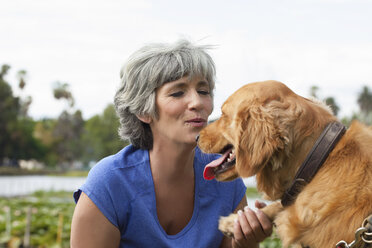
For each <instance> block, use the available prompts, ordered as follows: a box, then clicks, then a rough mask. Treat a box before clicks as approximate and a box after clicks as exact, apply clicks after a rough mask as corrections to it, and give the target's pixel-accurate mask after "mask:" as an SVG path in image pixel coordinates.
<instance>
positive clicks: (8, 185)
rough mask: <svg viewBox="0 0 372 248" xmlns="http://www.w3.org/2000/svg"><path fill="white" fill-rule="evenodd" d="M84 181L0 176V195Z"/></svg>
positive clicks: (249, 181) (248, 181)
mask: <svg viewBox="0 0 372 248" xmlns="http://www.w3.org/2000/svg"><path fill="white" fill-rule="evenodd" d="M84 181H85V177H59V176H0V197H12V196H23V195H28V194H32V193H33V192H35V191H38V190H45V191H75V190H76V189H78V188H79V187H80V186H81V185H82V184H83V183H84ZM243 181H244V183H245V185H246V186H247V187H255V186H256V181H255V178H254V177H251V178H245V179H244V180H243ZM254 201H255V199H250V198H249V199H248V205H249V206H250V207H253V206H254Z"/></svg>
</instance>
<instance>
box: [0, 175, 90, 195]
mask: <svg viewBox="0 0 372 248" xmlns="http://www.w3.org/2000/svg"><path fill="white" fill-rule="evenodd" d="M84 181H85V177H58V176H0V196H5V197H12V196H22V195H28V194H32V193H33V192H35V191H38V190H45V191H74V190H76V189H77V188H79V187H80V186H81V185H82V184H83V183H84Z"/></svg>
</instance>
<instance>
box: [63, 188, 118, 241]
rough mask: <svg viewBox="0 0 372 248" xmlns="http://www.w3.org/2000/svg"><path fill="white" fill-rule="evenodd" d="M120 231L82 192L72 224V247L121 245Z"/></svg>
mask: <svg viewBox="0 0 372 248" xmlns="http://www.w3.org/2000/svg"><path fill="white" fill-rule="evenodd" d="M119 243H120V232H119V230H118V228H117V227H116V226H114V225H113V224H112V223H111V222H110V221H109V220H108V219H107V218H106V217H105V216H104V215H103V214H102V212H101V211H100V210H99V209H98V208H97V206H96V205H95V204H94V203H93V202H92V201H91V200H90V199H89V197H88V196H87V195H86V194H84V192H82V193H81V195H80V198H79V201H78V202H77V204H76V207H75V211H74V215H73V217H72V224H71V239H70V244H71V248H80V247H91V248H95V247H97V248H98V247H108V248H111V247H115V248H117V247H119Z"/></svg>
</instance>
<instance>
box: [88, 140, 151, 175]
mask: <svg viewBox="0 0 372 248" xmlns="http://www.w3.org/2000/svg"><path fill="white" fill-rule="evenodd" d="M148 160H149V157H148V151H146V150H141V149H137V148H135V147H133V146H132V145H128V146H126V147H124V148H123V149H122V150H120V151H119V152H117V153H116V154H113V155H110V156H107V157H105V158H103V159H101V160H100V161H99V162H98V163H97V164H96V165H94V166H93V167H92V169H91V170H90V172H89V176H94V175H99V176H100V177H112V176H115V175H116V174H118V173H122V171H123V170H125V171H130V170H131V169H133V168H136V167H137V166H139V165H141V164H144V163H146V162H148Z"/></svg>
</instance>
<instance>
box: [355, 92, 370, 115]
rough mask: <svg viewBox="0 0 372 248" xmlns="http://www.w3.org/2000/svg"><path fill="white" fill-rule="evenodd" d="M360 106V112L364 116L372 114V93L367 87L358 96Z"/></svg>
mask: <svg viewBox="0 0 372 248" xmlns="http://www.w3.org/2000/svg"><path fill="white" fill-rule="evenodd" d="M358 105H359V108H360V111H361V112H362V113H364V114H366V115H367V114H368V113H369V112H372V92H370V91H369V88H368V87H367V86H364V87H363V89H362V92H361V93H360V94H359V96H358Z"/></svg>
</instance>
